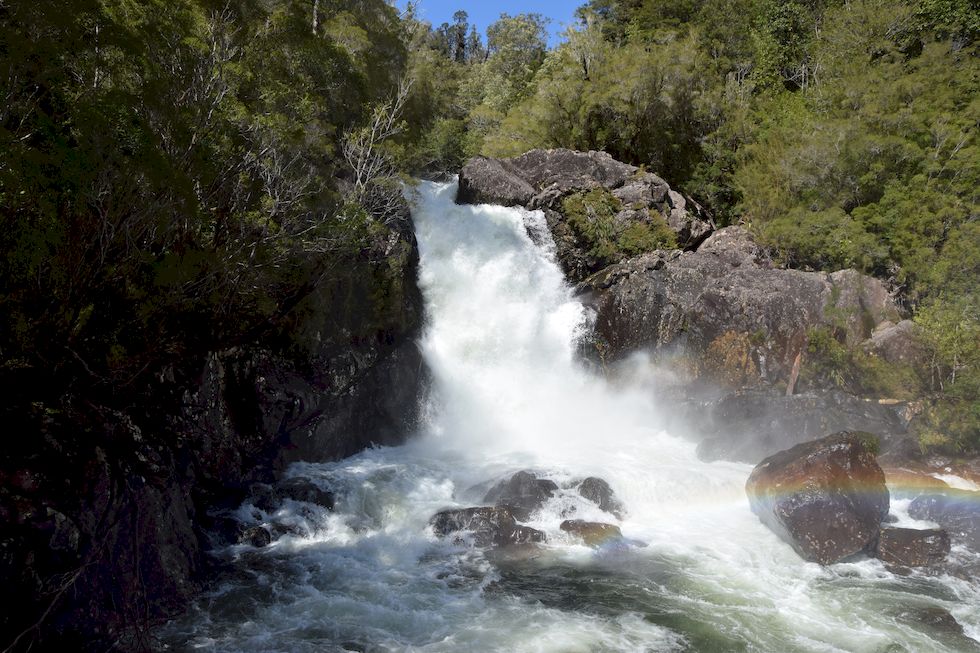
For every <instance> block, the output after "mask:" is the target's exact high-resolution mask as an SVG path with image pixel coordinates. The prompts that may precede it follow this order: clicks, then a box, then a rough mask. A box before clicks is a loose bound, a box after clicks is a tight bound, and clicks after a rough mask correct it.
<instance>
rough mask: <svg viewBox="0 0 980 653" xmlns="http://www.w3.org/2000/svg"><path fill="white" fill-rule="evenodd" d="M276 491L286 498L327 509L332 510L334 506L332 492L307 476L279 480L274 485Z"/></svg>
mask: <svg viewBox="0 0 980 653" xmlns="http://www.w3.org/2000/svg"><path fill="white" fill-rule="evenodd" d="M276 492H277V494H279V496H282V497H284V498H286V499H292V500H293V501H305V502H306V503H314V504H316V505H318V506H323V507H324V508H326V509H327V510H333V507H334V496H333V493H332V492H330V491H329V490H324V489H323V488H322V487H320V486H319V485H317V484H316V483H314V482H313V481H311V480H310V479H307V478H299V477H293V478H288V479H286V480H284V481H281V482H280V483H279V484H278V485H277V486H276Z"/></svg>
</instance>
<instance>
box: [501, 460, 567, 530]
mask: <svg viewBox="0 0 980 653" xmlns="http://www.w3.org/2000/svg"><path fill="white" fill-rule="evenodd" d="M557 491H558V485H557V484H556V483H555V482H554V481H550V480H548V479H546V478H538V477H537V476H536V475H535V474H533V473H532V472H528V471H520V472H517V473H516V474H514V475H513V476H511V477H510V478H509V479H507V480H506V481H501V482H499V483H497V484H496V485H494V486H493V487H492V488H490V491H489V492H487V494H486V496H485V497H484V498H483V500H484V501H485V502H486V503H492V504H494V505H497V506H507V507H508V508H510V510H511V512H512V513H513V514H514V517H516V518H517V519H519V520H521V521H527V520H528V519H530V517H531V514H532V513H533V512H534V511H536V510H538V509H539V508H540V507H541V506H542V505H544V502H545V501H547V500H548V499H550V498H551V497H553V496H554V495H555V492H557Z"/></svg>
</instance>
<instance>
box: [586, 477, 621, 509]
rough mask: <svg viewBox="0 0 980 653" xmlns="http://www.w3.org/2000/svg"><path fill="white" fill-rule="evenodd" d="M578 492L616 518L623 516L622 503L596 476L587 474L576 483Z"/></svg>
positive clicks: (603, 481)
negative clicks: (586, 476)
mask: <svg viewBox="0 0 980 653" xmlns="http://www.w3.org/2000/svg"><path fill="white" fill-rule="evenodd" d="M578 493H579V494H580V495H582V497H583V498H585V499H588V500H589V501H591V502H592V503H594V504H596V505H597V506H599V509H600V510H604V511H606V512H608V513H610V514H612V515H615V516H616V517H617V518H618V519H622V518H623V505H622V504H621V503H620V502H619V500H618V499H617V498H616V495H615V494H613V491H612V488H611V487H609V483H607V482H606V481H605V480H603V479H601V478H599V477H597V476H589V477H588V478H586V479H584V480H583V481H582V482H581V483H579V484H578Z"/></svg>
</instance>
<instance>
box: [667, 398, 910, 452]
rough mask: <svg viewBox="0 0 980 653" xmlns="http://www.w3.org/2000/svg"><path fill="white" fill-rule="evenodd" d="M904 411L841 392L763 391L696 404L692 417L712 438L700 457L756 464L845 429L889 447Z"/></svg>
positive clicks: (902, 428)
mask: <svg viewBox="0 0 980 653" xmlns="http://www.w3.org/2000/svg"><path fill="white" fill-rule="evenodd" d="M903 407H904V405H890V404H882V403H879V402H877V401H869V400H866V399H862V398H860V397H855V396H853V395H849V394H846V393H843V392H839V391H824V392H821V391H813V392H807V393H805V394H798V395H789V396H787V395H785V394H784V393H778V392H774V391H772V390H761V389H760V390H742V391H739V392H734V393H730V394H728V395H725V396H724V397H722V398H721V399H717V400H714V401H709V402H697V403H694V404H691V405H690V406H689V408H688V411H687V412H688V413H689V415H687V416H686V417H687V418H688V422H689V423H690V424H691V425H692V426H694V427H695V428H696V429H697V431H698V432H699V433H703V434H704V435H705V436H706V437H705V439H704V440H703V441H701V442H700V443H699V444H698V458H700V459H701V460H704V461H708V462H711V461H715V460H734V461H738V462H744V463H750V464H753V465H754V464H756V463H758V462H759V461H760V460H762V459H763V458H765V457H766V456H770V455H772V454H774V453H776V452H777V451H781V450H783V449H786V448H788V447H791V446H793V445H795V444H799V443H801V442H808V441H810V440H815V439H817V438H821V437H823V436H825V435H827V434H828V433H837V432H839V431H845V430H853V431H867V432H869V433H874V434H875V435H877V436H879V438H881V440H882V442H883V443H884V442H889V443H891V442H898V441H900V440H901V439H902V438H903V436H904V435H905V434H906V432H907V427H908V424H907V423H906V422H905V421H904V420H903V418H902V415H901V409H902V408H903ZM916 446H918V445H916Z"/></svg>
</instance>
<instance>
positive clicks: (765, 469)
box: [745, 431, 889, 565]
mask: <svg viewBox="0 0 980 653" xmlns="http://www.w3.org/2000/svg"><path fill="white" fill-rule="evenodd" d="M875 443H876V441H875V439H874V436H872V435H870V434H867V433H861V432H852V431H843V432H841V433H836V434H834V435H829V436H827V437H825V438H822V439H820V440H814V441H812V442H805V443H803V444H798V445H796V446H795V447H793V448H791V449H788V450H786V451H781V452H779V453H777V454H774V455H772V456H770V457H768V458H766V459H765V460H763V461H762V462H761V463H759V464H758V465H757V466H756V467H755V469H754V470H752V474H751V475H750V476H749V480H748V481H747V482H746V485H745V489H746V492H747V494H748V497H749V503H750V505H751V508H752V512H754V513H755V514H756V515H758V516H759V518H760V519H761V520H762V522H763V523H764V524H765V525H766V526H768V527H769V528H770V529H771V530H773V531H774V532H775V533H776V534H777V535H779V536H780V537H781V538H782V539H784V540H785V541H786V542H788V543H789V544H790V545H791V546H792V547H793V548H794V549H795V550H796V552H797V553H799V554H800V556H801V557H803V558H804V559H805V560H809V561H811V562H818V563H820V564H824V565H827V564H832V563H834V562H838V561H840V560H843V559H844V558H848V557H850V556H853V555H856V554H859V553H862V552H867V551H869V550H870V549H871V548H872V547H873V546H874V543H875V541H876V539H877V537H878V531H879V525H880V524H881V522H882V520H883V519H884V518H885V516H886V515H887V514H888V502H889V495H888V488H887V487H885V474H884V472H882V470H881V467H879V466H878V463H877V461H876V460H875V451H874V449H875Z"/></svg>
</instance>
